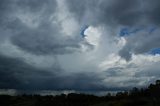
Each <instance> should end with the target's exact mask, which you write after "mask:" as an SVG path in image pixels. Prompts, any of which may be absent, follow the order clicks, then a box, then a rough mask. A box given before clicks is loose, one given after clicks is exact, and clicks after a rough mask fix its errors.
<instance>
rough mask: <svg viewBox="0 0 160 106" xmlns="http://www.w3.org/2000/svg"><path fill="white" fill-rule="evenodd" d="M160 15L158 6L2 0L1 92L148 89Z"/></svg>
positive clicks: (128, 1)
mask: <svg viewBox="0 0 160 106" xmlns="http://www.w3.org/2000/svg"><path fill="white" fill-rule="evenodd" d="M159 9H160V1H159V0H154V1H153V0H98V1H97V0H45V1H44V0H1V1H0V14H1V16H0V89H19V90H24V89H27V90H28V89H30V90H33V89H36V90H77V91H78V90H80V91H86V90H88V91H89V90H97V91H98V90H99V91H100V90H120V89H121V90H122V89H129V88H131V87H134V86H137V87H144V86H146V85H147V84H149V83H150V82H153V81H154V80H156V79H158V78H159V75H157V73H159V70H158V69H159V65H158V64H159V63H160V56H159V52H157V51H155V52H154V51H153V50H158V48H160V43H159V40H160V36H159V34H160V29H159V24H160V12H159ZM86 26H87V27H86Z"/></svg>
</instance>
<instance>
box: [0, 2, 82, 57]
mask: <svg viewBox="0 0 160 106" xmlns="http://www.w3.org/2000/svg"><path fill="white" fill-rule="evenodd" d="M0 4H1V5H0V8H1V11H0V13H1V14H2V15H1V18H0V23H2V24H1V30H4V34H5V32H7V31H10V32H11V34H10V36H11V41H12V43H13V44H14V45H16V46H18V47H19V48H20V49H22V50H24V51H27V52H31V53H33V54H42V55H43V54H44V55H45V54H64V53H72V52H74V51H77V49H78V48H80V45H79V43H78V42H79V39H78V38H71V37H64V35H63V37H62V34H61V30H62V29H61V27H60V25H58V24H60V23H57V24H53V21H56V19H55V18H53V19H52V20H51V19H50V18H51V17H53V16H54V13H55V9H56V7H57V4H56V1H55V0H47V1H43V0H41V1H40V0H34V1H32V0H15V1H13V0H7V1H6V0H2V1H0ZM34 26H35V27H34ZM33 27H34V28H33ZM3 36H8V35H3V34H1V35H0V37H1V38H3Z"/></svg>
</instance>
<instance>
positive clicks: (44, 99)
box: [0, 80, 160, 106]
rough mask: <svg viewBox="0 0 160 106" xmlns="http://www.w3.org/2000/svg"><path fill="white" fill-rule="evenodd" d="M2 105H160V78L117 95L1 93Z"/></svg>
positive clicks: (0, 104)
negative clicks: (145, 86) (15, 94)
mask: <svg viewBox="0 0 160 106" xmlns="http://www.w3.org/2000/svg"><path fill="white" fill-rule="evenodd" d="M0 106H160V80H157V81H156V83H155V84H150V85H149V87H148V88H146V89H138V88H133V89H132V90H131V91H128V92H118V93H117V94H116V95H115V96H112V95H110V94H108V95H106V96H101V97H98V96H94V95H87V94H76V93H71V94H68V95H65V94H61V95H57V96H40V95H19V96H9V95H0Z"/></svg>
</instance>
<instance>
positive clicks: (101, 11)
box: [68, 0, 160, 60]
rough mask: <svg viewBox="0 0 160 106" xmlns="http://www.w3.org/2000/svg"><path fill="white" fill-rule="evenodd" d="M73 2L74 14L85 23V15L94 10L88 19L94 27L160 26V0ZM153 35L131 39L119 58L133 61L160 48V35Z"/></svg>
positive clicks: (74, 0) (71, 2)
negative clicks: (134, 57)
mask: <svg viewBox="0 0 160 106" xmlns="http://www.w3.org/2000/svg"><path fill="white" fill-rule="evenodd" d="M69 1H70V2H68V4H69V8H70V10H71V12H73V13H75V14H76V15H75V16H77V17H78V18H79V19H81V20H80V21H81V22H83V21H82V20H83V19H84V15H86V13H87V12H88V11H90V12H89V13H90V14H92V16H94V17H86V18H85V20H87V19H88V21H87V22H89V23H90V24H93V25H100V24H103V25H105V26H109V27H111V28H112V29H115V28H117V27H122V28H124V27H131V28H135V29H136V28H137V27H147V26H149V27H150V26H154V25H155V26H159V24H160V12H159V9H160V1H159V0H154V1H153V0H99V1H95V0H90V1H85V0H84V1H79V0H69ZM113 31H114V30H113ZM115 31H116V30H115ZM147 32H148V31H147ZM117 33H119V32H117ZM149 34H152V33H149ZM149 34H143V35H144V36H141V35H140V37H133V38H131V39H130V38H128V39H127V44H126V46H125V47H124V48H123V49H122V50H120V52H119V55H120V56H122V57H123V58H125V59H126V60H130V58H131V54H132V53H135V54H141V53H145V52H148V51H149V50H150V49H152V48H156V47H159V46H160V45H159V44H160V43H158V40H159V38H160V37H159V34H156V35H155V34H154V35H153V36H154V37H153V36H152V37H150V36H149ZM135 35H136V33H135ZM111 36H113V35H111ZM148 44H149V45H148ZM146 45H148V46H146Z"/></svg>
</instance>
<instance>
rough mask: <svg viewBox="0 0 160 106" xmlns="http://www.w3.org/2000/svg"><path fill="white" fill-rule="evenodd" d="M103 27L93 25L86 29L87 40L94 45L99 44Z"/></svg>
mask: <svg viewBox="0 0 160 106" xmlns="http://www.w3.org/2000/svg"><path fill="white" fill-rule="evenodd" d="M101 34H102V33H101V28H100V27H93V26H89V27H88V28H87V29H86V30H85V31H84V35H86V36H85V40H86V41H87V42H88V43H89V44H91V45H94V46H98V45H99V42H100V37H101Z"/></svg>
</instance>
